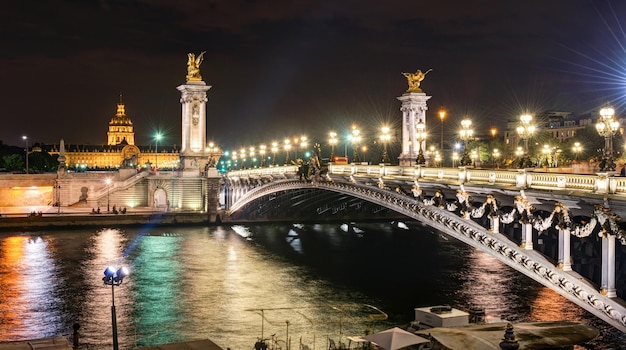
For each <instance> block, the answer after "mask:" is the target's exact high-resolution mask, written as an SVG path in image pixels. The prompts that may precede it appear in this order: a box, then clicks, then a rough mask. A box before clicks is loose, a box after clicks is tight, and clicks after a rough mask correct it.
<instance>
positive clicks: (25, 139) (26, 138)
mask: <svg viewBox="0 0 626 350" xmlns="http://www.w3.org/2000/svg"><path fill="white" fill-rule="evenodd" d="M22 140H24V143H25V144H26V148H25V150H24V151H25V152H26V174H28V137H27V136H22Z"/></svg>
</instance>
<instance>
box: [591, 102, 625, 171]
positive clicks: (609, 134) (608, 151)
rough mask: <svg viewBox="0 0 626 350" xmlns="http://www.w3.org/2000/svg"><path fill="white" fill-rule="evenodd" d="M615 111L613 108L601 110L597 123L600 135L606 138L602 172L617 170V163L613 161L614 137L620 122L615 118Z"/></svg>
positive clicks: (608, 107) (601, 166)
mask: <svg viewBox="0 0 626 350" xmlns="http://www.w3.org/2000/svg"><path fill="white" fill-rule="evenodd" d="M614 115H615V110H614V109H613V107H611V106H606V107H604V108H602V109H601V110H600V119H599V120H598V123H596V130H597V131H598V134H599V135H600V136H602V137H604V152H603V154H602V162H601V163H600V170H602V171H610V170H615V162H614V161H613V135H615V133H616V132H617V130H618V129H619V122H618V121H617V120H615V118H614Z"/></svg>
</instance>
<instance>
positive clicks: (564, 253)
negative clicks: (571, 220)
mask: <svg viewBox="0 0 626 350" xmlns="http://www.w3.org/2000/svg"><path fill="white" fill-rule="evenodd" d="M570 247H571V244H570V234H569V229H567V228H565V229H561V228H559V262H558V264H557V265H556V267H557V268H559V269H561V270H563V271H572V258H571V254H570Z"/></svg>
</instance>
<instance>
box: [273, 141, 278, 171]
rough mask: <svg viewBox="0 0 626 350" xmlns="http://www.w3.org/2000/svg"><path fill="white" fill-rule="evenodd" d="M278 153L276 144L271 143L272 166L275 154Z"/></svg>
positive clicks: (274, 162)
mask: <svg viewBox="0 0 626 350" xmlns="http://www.w3.org/2000/svg"><path fill="white" fill-rule="evenodd" d="M277 152H278V142H276V141H274V142H272V165H273V166H276V153H277Z"/></svg>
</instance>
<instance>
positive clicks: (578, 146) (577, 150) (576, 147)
mask: <svg viewBox="0 0 626 350" xmlns="http://www.w3.org/2000/svg"><path fill="white" fill-rule="evenodd" d="M582 150H583V146H582V145H581V144H580V142H574V146H572V152H574V155H575V158H574V161H575V162H576V163H578V155H579V154H580V152H582Z"/></svg>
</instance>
